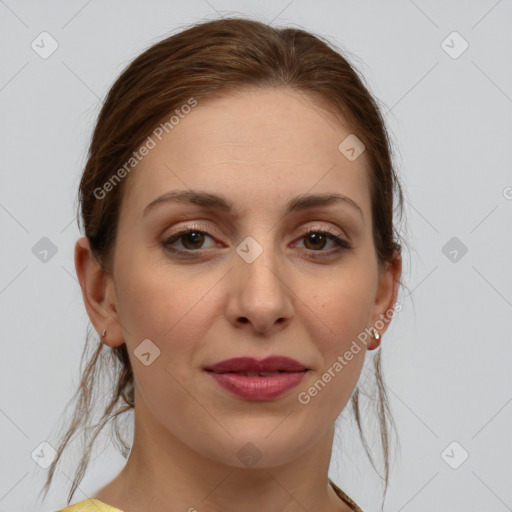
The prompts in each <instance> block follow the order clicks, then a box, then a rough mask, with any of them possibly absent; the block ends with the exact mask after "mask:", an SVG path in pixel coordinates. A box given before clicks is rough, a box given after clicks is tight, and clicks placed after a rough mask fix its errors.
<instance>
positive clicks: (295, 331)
mask: <svg viewBox="0 0 512 512" xmlns="http://www.w3.org/2000/svg"><path fill="white" fill-rule="evenodd" d="M349 134H350V131H349V130H347V129H344V128H343V127H342V126H341V125H340V124H339V123H337V122H336V121H335V120H334V118H332V117H330V115H328V114H327V113H326V112H325V111H324V110H323V109H322V108H321V107H320V106H319V105H318V104H317V103H316V102H314V101H313V100H312V99H311V98H307V97H305V96H303V95H299V94H298V93H296V92H293V91H291V90H287V89H281V90H266V91H261V90H250V91H249V90H248V91H244V92H240V93H237V94H231V95H229V96H226V97H224V98H222V99H218V98H216V99H210V100H208V101H207V100H202V101H199V102H198V104H197V106H195V107H194V108H192V109H191V112H190V113H189V114H188V115H186V116H183V118H182V119H180V121H179V123H178V124H176V125H175V126H174V128H172V130H169V134H165V132H164V135H165V136H164V137H162V140H161V141H159V140H158V138H156V137H154V136H153V139H154V141H155V142H156V146H155V147H154V148H152V149H150V150H149V152H148V154H147V156H145V157H144V158H143V160H142V161H141V162H140V163H139V165H138V167H137V168H136V169H135V170H134V171H133V172H132V174H130V175H129V177H128V178H125V179H127V180H128V182H127V183H126V185H127V188H126V189H125V195H124V197H123V202H122V208H121V215H120V220H119V229H118V234H117V239H116V246H115V253H114V267H113V268H114V270H113V275H112V279H111V280H110V281H109V284H108V286H109V295H110V296H111V297H112V298H113V300H112V302H113V304H114V306H113V307H114V308H115V315H114V318H115V319H116V321H117V322H118V323H119V326H120V327H121V328H122V331H121V330H120V331H119V332H122V337H120V338H119V339H118V340H117V341H116V339H115V335H114V336H113V337H109V336H108V335H107V338H109V341H108V342H109V344H112V345H115V344H121V343H123V342H125V343H126V345H127V348H128V351H129V354H130V359H131V363H132V366H133V370H134V376H135V382H136V402H135V407H136V409H135V410H136V415H137V416H138V420H139V421H141V422H146V423H147V424H152V425H153V426H155V425H157V429H156V430H154V431H159V432H160V433H163V434H165V435H168V438H169V439H174V440H175V441H176V440H177V441H179V442H181V443H183V444H184V445H186V446H187V447H188V448H189V449H192V450H193V451H195V452H197V453H200V454H205V455H207V456H208V457H209V458H211V459H213V460H218V461H222V462H224V463H227V464H230V465H232V466H239V467H243V466H244V464H245V463H244V462H243V460H242V457H241V456H240V454H238V452H239V450H240V449H241V448H242V447H244V446H246V443H249V442H251V443H252V444H253V445H254V446H255V447H256V448H248V447H247V446H246V448H244V450H249V451H250V450H258V451H259V453H260V454H261V456H262V458H261V460H260V462H259V463H258V465H259V467H265V466H267V467H270V466H273V465H277V464H282V463H285V462H286V461H289V460H292V459H293V458H294V457H296V456H298V455H299V454H301V453H304V452H305V451H306V450H308V449H310V448H312V447H313V446H314V445H315V443H318V442H319V440H320V439H322V437H323V436H325V435H326V433H327V432H328V431H329V429H331V428H332V426H333V423H334V421H335V419H336V418H337V416H338V415H339V414H340V413H341V411H342V410H343V408H344V407H345V405H346V404H347V402H348V400H349V398H350V396H351V394H352V392H353V390H354V387H355V385H356V383H357V380H358V378H359V375H360V372H361V369H362V365H363V362H364V358H365V353H366V349H367V346H366V345H365V344H364V343H361V342H360V341H358V335H361V333H364V330H365V328H367V327H370V326H373V325H374V323H375V321H376V320H378V319H379V315H382V314H385V313H386V311H389V308H390V307H392V305H393V303H394V301H395V298H396V288H395V282H394V281H395V279H396V278H397V275H396V274H395V275H392V273H391V271H387V272H382V273H381V274H379V268H378V265H377V259H376V253H375V247H374V243H373V239H372V217H371V210H370V193H369V185H368V175H367V173H368V171H367V169H366V168H365V154H364V153H363V154H362V155H361V156H360V157H358V158H356V159H355V160H354V159H349V158H347V157H346V156H345V154H343V153H342V152H341V151H340V150H339V148H338V147H339V146H340V143H341V142H342V141H344V139H345V138H346V137H347V136H348V135H349ZM349 140H350V139H349ZM346 154H349V155H350V154H351V153H350V151H349V153H346ZM356 154H357V153H356ZM169 192H190V193H191V192H194V193H196V194H198V195H199V194H208V195H209V196H208V197H210V198H211V196H221V197H222V202H221V201H203V204H198V202H197V201H196V202H189V201H187V200H186V198H185V199H183V200H181V201H178V200H167V201H159V202H157V203H154V204H153V205H152V206H148V205H150V204H151V203H153V202H154V201H155V199H157V198H159V197H160V196H162V195H164V194H167V193H169ZM330 194H339V195H340V196H344V197H346V198H348V199H347V200H341V201H331V202H326V203H325V204H318V205H316V206H311V205H308V204H306V203H297V198H299V199H304V198H307V197H309V196H310V195H315V196H328V195H330ZM223 201H225V202H226V203H229V205H230V208H229V209H228V208H227V207H225V206H226V205H225V204H224V202H223ZM196 203H197V204H196ZM294 204H295V205H297V204H299V205H302V207H295V208H294V207H293V205H294ZM289 205H292V207H291V208H289ZM183 229H190V230H191V231H195V232H196V233H195V234H193V233H192V234H190V233H189V234H188V235H182V236H181V237H180V236H178V237H176V238H175V240H173V241H169V242H167V243H166V240H168V239H169V238H172V236H173V235H175V234H176V233H177V232H178V231H179V230H183ZM308 231H313V234H310V235H308V236H306V233H307V232H308ZM197 232H199V233H197ZM322 232H327V236H325V235H324V237H322V235H321V233H322ZM331 237H332V238H331ZM334 237H339V239H341V240H342V243H343V242H345V243H348V244H349V245H350V248H349V249H348V248H343V247H341V246H340V245H338V244H337V243H336V242H335V241H334ZM248 238H249V240H247V239H248ZM109 279H110V278H109ZM380 318H382V316H381V317H380ZM108 322H109V323H108V324H107V325H108V331H109V332H115V328H114V327H113V326H112V319H109V321H108ZM98 327H99V329H100V330H101V328H102V326H101V325H100V326H98ZM384 330H385V329H380V332H381V333H382V332H383V331H384ZM363 337H364V336H363ZM359 339H361V337H360V338H359ZM144 340H146V341H144ZM147 340H150V341H147ZM354 340H355V341H356V343H357V346H358V347H360V350H359V351H357V352H356V351H355V350H352V358H351V360H350V361H348V360H347V358H345V357H344V354H345V353H346V352H347V351H349V350H350V348H351V347H354V345H353V342H354ZM372 341H374V340H371V339H370V338H368V339H367V342H368V343H369V344H370V346H371V342H372ZM272 355H278V356H286V357H290V358H293V359H295V360H296V361H298V362H299V363H301V364H302V365H303V366H304V367H306V368H308V371H307V372H305V373H304V374H303V376H302V380H301V381H300V382H299V384H297V385H296V386H295V387H293V388H291V389H289V390H288V391H286V392H284V393H282V394H281V395H278V396H275V397H273V398H272V397H269V396H267V397H264V398H261V397H260V398H258V395H251V396H252V398H247V397H245V398H243V397H241V396H239V395H237V394H234V393H232V392H231V391H229V390H227V389H226V388H224V387H223V386H221V385H220V384H219V383H218V381H217V379H216V378H214V377H213V376H212V373H211V372H208V371H206V370H205V367H208V366H211V365H213V364H215V363H218V362H220V361H223V360H226V359H231V358H237V357H252V358H255V359H258V360H260V359H264V358H267V357H268V356H272ZM339 357H340V358H343V359H342V360H343V361H344V364H342V363H340V359H338V358H339ZM336 361H338V366H336V365H335V363H336ZM339 365H341V366H342V369H341V370H340V369H339ZM335 368H337V370H336V369H335ZM329 369H331V370H330V376H331V378H330V381H329V382H326V381H327V380H328V378H325V379H324V380H323V381H322V383H323V385H322V386H319V385H318V383H317V392H316V394H315V392H314V390H313V391H312V392H308V390H310V388H312V387H314V384H315V382H317V381H318V380H322V375H323V374H324V373H325V372H329ZM244 378H245V379H248V377H243V376H240V375H239V376H238V381H240V379H244ZM257 378H259V377H253V379H257ZM318 389H319V390H318ZM242 453H244V452H243V451H242ZM237 454H238V455H237Z"/></svg>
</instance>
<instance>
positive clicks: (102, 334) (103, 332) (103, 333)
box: [101, 329, 107, 338]
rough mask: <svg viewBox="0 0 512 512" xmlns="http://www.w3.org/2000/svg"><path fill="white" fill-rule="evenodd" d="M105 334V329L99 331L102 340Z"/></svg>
mask: <svg viewBox="0 0 512 512" xmlns="http://www.w3.org/2000/svg"><path fill="white" fill-rule="evenodd" d="M106 332H107V329H103V331H101V337H102V338H104V337H105V334H106Z"/></svg>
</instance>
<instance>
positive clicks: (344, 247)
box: [162, 225, 352, 259]
mask: <svg viewBox="0 0 512 512" xmlns="http://www.w3.org/2000/svg"><path fill="white" fill-rule="evenodd" d="M189 233H201V234H203V235H208V236H209V237H211V238H213V237H212V235H210V233H208V232H207V231H204V230H202V229H199V226H194V225H192V226H186V227H184V228H183V229H180V230H179V231H177V232H176V233H173V234H172V235H170V236H169V237H167V238H166V239H165V240H164V241H163V242H162V245H163V246H164V248H165V249H166V250H168V251H171V252H172V253H173V254H175V255H177V256H183V257H189V258H190V257H191V256H192V255H195V254H196V253H200V252H201V249H198V250H191V249H189V250H187V251H183V250H181V249H175V248H171V247H170V244H171V243H173V242H175V241H177V240H179V239H180V238H181V237H182V236H184V235H187V234H189ZM313 233H315V234H320V235H325V236H326V237H327V238H328V239H329V240H332V241H333V242H334V243H335V244H336V245H337V246H338V247H337V248H336V249H331V250H330V251H324V250H322V249H319V250H318V251H314V250H313V249H306V251H309V252H310V253H312V254H311V256H312V257H313V258H317V259H320V258H327V257H329V256H333V255H334V254H339V253H340V252H344V251H348V250H350V249H352V246H351V245H350V244H349V243H348V242H347V241H346V240H344V239H343V238H340V237H339V236H337V235H335V234H334V233H332V232H330V231H328V230H321V229H314V228H313V229H309V230H308V231H307V232H305V233H303V234H302V235H301V236H300V237H299V238H300V239H302V238H305V237H307V236H309V235H311V234H313ZM326 252H327V254H326V255H321V256H320V255H317V254H314V253H326ZM192 257H193V256H192Z"/></svg>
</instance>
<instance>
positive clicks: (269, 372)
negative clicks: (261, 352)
mask: <svg viewBox="0 0 512 512" xmlns="http://www.w3.org/2000/svg"><path fill="white" fill-rule="evenodd" d="M204 370H205V371H206V372H207V373H208V374H210V375H211V376H212V377H213V379H214V380H215V381H216V382H217V384H219V385H220V386H221V387H222V388H223V389H224V390H225V391H228V392H229V393H230V394H231V395H234V396H236V397H238V398H241V399H243V400H248V401H270V400H274V399H276V398H279V397H281V396H283V395H285V394H286V393H287V392H288V391H290V390H291V389H292V388H294V387H295V386H297V385H298V384H299V383H300V382H301V381H302V379H303V378H304V377H305V375H306V373H308V372H309V369H308V368H306V367H305V366H304V365H302V364H301V363H299V362H298V361H295V360H293V359H290V358H286V357H281V356H274V357H270V358H267V359H264V360H263V361H257V360H256V359H253V358H236V359H228V360H225V361H221V362H220V363H217V364H215V365H213V366H210V367H206V368H204Z"/></svg>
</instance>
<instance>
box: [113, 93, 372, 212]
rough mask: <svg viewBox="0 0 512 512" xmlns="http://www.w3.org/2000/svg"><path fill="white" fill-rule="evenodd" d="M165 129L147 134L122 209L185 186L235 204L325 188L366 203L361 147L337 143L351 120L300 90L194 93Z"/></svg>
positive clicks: (259, 203)
mask: <svg viewBox="0 0 512 512" xmlns="http://www.w3.org/2000/svg"><path fill="white" fill-rule="evenodd" d="M166 119H167V118H166ZM175 119H178V118H175ZM168 132H169V133H166V132H165V131H164V132H163V134H162V135H161V136H160V138H161V140H159V139H158V138H156V137H155V136H154V135H152V138H153V140H154V142H155V146H154V148H153V149H151V150H150V151H149V153H148V154H147V155H146V156H145V157H144V158H143V159H142V160H141V161H140V162H139V164H138V165H137V167H136V168H135V169H134V171H132V173H131V174H130V176H129V179H128V183H126V189H125V194H124V195H125V197H124V198H123V210H125V209H126V210H127V212H125V213H129V212H130V211H133V212H137V215H138V216H140V215H141V214H142V211H143V209H144V207H145V206H146V205H147V204H148V203H149V202H151V201H152V200H153V199H154V198H155V197H157V196H158V195H161V194H163V193H165V192H168V191H170V190H187V189H201V190H208V191H210V192H212V193H219V194H223V195H225V196H229V197H231V198H232V199H233V202H234V203H235V204H237V205H238V206H239V207H240V209H246V208H248V207H249V206H250V205H253V206H254V207H263V208H268V207H273V206H276V205H277V204H278V203H280V202H282V203H285V202H287V201H288V199H289V198H290V197H295V196H297V195H300V194H306V193H326V192H339V193H342V194H344V195H347V196H349V197H351V198H352V199H353V200H354V201H356V202H358V203H359V204H360V206H361V208H363V209H364V208H369V191H368V180H367V171H366V160H365V154H364V153H363V154H362V155H361V156H360V157H359V158H357V159H355V160H353V161H351V160H349V159H347V158H346V156H345V155H344V154H342V153H341V152H340V150H339V149H338V148H339V145H340V143H342V141H344V140H345V139H346V137H347V136H349V135H350V134H351V131H350V127H348V126H347V125H346V124H345V125H343V124H342V123H341V122H340V121H339V120H338V119H337V118H336V117H335V116H334V115H333V113H332V112H330V111H329V107H328V106H326V105H325V104H321V103H320V102H318V101H315V100H314V99H313V98H311V97H310V96H306V95H305V94H303V93H298V92H296V91H293V90H291V89H268V90H262V89H249V90H244V91H240V92H236V93H230V94H228V95H226V96H223V97H217V98H208V99H202V100H198V103H197V106H195V107H194V108H193V109H191V110H190V112H189V113H188V114H186V115H182V116H180V118H179V120H178V122H177V123H176V124H174V125H173V127H172V129H169V128H168Z"/></svg>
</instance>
